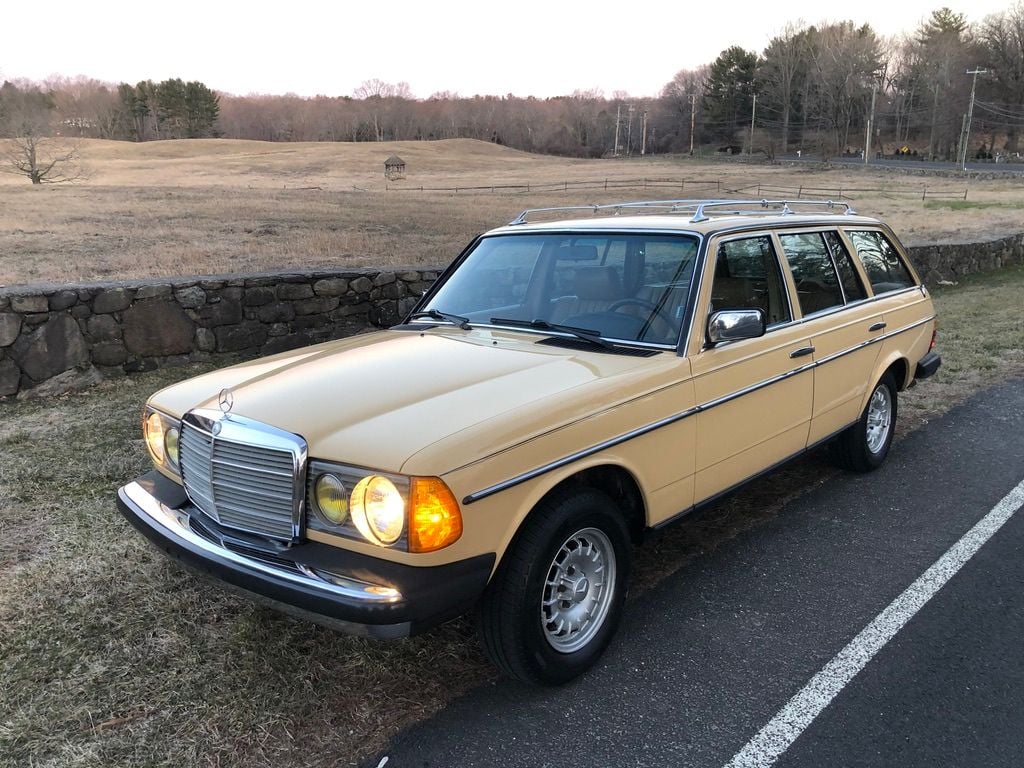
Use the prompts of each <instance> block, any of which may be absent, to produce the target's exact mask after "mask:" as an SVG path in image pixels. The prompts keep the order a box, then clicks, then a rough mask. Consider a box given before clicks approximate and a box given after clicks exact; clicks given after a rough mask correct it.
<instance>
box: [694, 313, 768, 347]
mask: <svg viewBox="0 0 1024 768" xmlns="http://www.w3.org/2000/svg"><path fill="white" fill-rule="evenodd" d="M766 327H767V323H766V321H765V315H764V310H763V309H723V310H722V311H721V312H715V313H713V314H712V315H711V317H709V318H708V329H707V339H708V346H709V347H713V346H715V345H717V344H722V343H724V342H727V341H739V340H740V339H756V338H757V337H758V336H764V332H765V329H766Z"/></svg>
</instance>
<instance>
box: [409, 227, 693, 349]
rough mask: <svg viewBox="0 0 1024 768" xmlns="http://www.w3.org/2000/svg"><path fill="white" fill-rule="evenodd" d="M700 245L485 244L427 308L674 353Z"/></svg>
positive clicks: (637, 240)
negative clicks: (539, 324)
mask: <svg viewBox="0 0 1024 768" xmlns="http://www.w3.org/2000/svg"><path fill="white" fill-rule="evenodd" d="M697 244H698V241H697V238H696V237H694V236H692V235H654V234H604V233H602V234H588V235H567V234H530V235H495V236H491V237H485V238H483V239H482V240H481V241H480V242H479V243H477V245H476V247H475V248H474V249H473V251H472V252H470V253H469V254H468V255H467V256H466V259H465V260H464V261H463V262H462V264H460V265H459V268H458V269H457V270H456V271H455V272H453V273H452V274H451V276H450V277H449V278H448V280H447V281H446V282H445V283H444V285H442V286H441V287H440V288H439V289H438V292H437V293H436V294H435V295H434V296H433V297H432V298H431V300H430V302H429V303H428V304H427V305H426V306H425V307H423V309H424V310H431V309H433V310H436V311H438V312H445V313H450V314H454V315H460V316H462V317H464V318H466V319H467V320H468V321H469V322H470V323H471V324H472V325H473V326H477V325H502V321H503V320H518V321H523V322H530V321H534V320H542V321H545V322H547V323H551V324H553V325H568V326H573V327H575V328H581V329H585V330H588V331H594V332H596V333H597V334H598V335H600V336H601V337H603V338H606V339H614V340H617V341H627V342H630V341H631V342H643V343H648V344H670V345H673V346H674V345H675V344H676V341H677V340H678V338H679V331H680V327H681V325H682V320H683V312H684V308H685V306H686V300H687V297H688V296H689V292H690V283H691V281H692V278H693V268H694V262H695V260H696V256H697Z"/></svg>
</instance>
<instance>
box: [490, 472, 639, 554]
mask: <svg viewBox="0 0 1024 768" xmlns="http://www.w3.org/2000/svg"><path fill="white" fill-rule="evenodd" d="M573 487H577V488H593V489H595V490H598V491H600V492H602V493H604V494H605V495H606V496H608V497H609V498H610V499H611V500H612V502H613V503H614V504H615V506H616V508H617V509H619V510H620V512H621V513H622V516H623V519H624V521H625V523H626V527H627V528H628V530H629V533H630V537H631V539H632V540H633V542H634V543H636V542H639V541H640V539H641V538H642V536H643V532H644V530H645V529H646V527H647V504H646V503H645V500H644V495H643V490H642V488H641V485H640V482H639V481H638V480H637V477H636V474H635V473H634V472H633V471H631V470H630V469H628V468H627V467H625V466H624V465H622V464H621V463H616V462H613V461H609V460H608V459H607V457H606V458H605V459H604V460H600V459H599V460H596V461H593V462H591V463H589V464H586V465H583V466H574V467H571V468H566V470H565V471H564V472H563V473H562V474H561V475H559V476H557V477H551V478H550V479H549V482H548V483H547V484H545V486H543V487H539V488H537V489H536V490H535V492H534V493H531V494H530V495H529V497H527V499H525V503H523V505H522V508H523V509H525V512H523V513H522V514H521V515H517V516H516V519H515V520H514V521H513V522H512V524H511V525H510V526H509V531H508V534H507V536H506V540H505V542H504V546H502V547H501V548H500V549H499V551H498V559H497V561H496V562H495V570H497V567H498V565H499V564H500V562H501V560H502V559H503V558H504V556H505V554H506V553H508V551H509V550H510V549H511V548H512V547H513V545H514V544H515V541H516V538H517V537H518V536H519V534H520V533H521V532H522V531H523V529H524V527H525V526H526V524H527V523H528V522H529V520H530V517H531V515H532V514H533V513H534V512H535V511H536V510H537V508H538V507H539V506H540V505H542V504H543V503H544V502H545V501H547V500H548V499H550V498H551V497H552V496H555V495H557V494H561V493H565V492H571V490H572V489H573Z"/></svg>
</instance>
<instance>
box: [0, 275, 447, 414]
mask: <svg viewBox="0 0 1024 768" xmlns="http://www.w3.org/2000/svg"><path fill="white" fill-rule="evenodd" d="M437 275H438V270H426V271H424V270H422V269H407V270H398V271H387V272H382V271H380V270H348V271H343V272H342V271H324V270H320V271H311V272H302V273H295V272H288V273H268V274H257V275H244V276H243V275H228V276H218V277H206V278H196V277H191V278H179V279H170V280H162V281H158V280H142V281H128V282H117V283H90V284H83V285H64V286H59V285H36V286H20V287H12V288H7V289H0V398H3V397H10V396H12V395H16V394H19V393H22V394H25V395H30V394H31V395H49V394H56V393H58V392H64V391H67V390H71V389H80V388H82V387H86V386H89V385H91V384H94V383H96V382H98V381H100V380H101V379H104V378H110V377H114V376H123V375H125V374H129V373H134V372H137V371H145V370H150V369H152V368H156V367H159V366H164V365H181V364H184V363H187V362H194V361H202V360H209V359H211V358H212V357H213V356H215V355H218V354H222V353H242V354H247V355H252V356H255V355H268V354H272V353H274V352H282V351H284V350H287V349H294V348H296V347H302V346H306V345H307V344H314V343H316V342H320V341H326V340H328V339H335V338H339V337H342V336H348V335H351V334H353V333H358V332H360V331H364V330H367V329H369V328H373V327H386V326H388V325H392V324H394V323H395V322H397V321H398V320H399V318H400V317H402V316H404V314H405V313H406V312H408V311H409V309H410V308H411V307H412V306H413V304H414V303H415V302H416V300H417V298H418V297H419V296H421V295H422V294H423V291H424V290H425V289H426V288H427V287H428V286H429V285H430V284H431V282H433V281H434V280H435V279H436V278H437Z"/></svg>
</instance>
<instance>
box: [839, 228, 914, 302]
mask: <svg viewBox="0 0 1024 768" xmlns="http://www.w3.org/2000/svg"><path fill="white" fill-rule="evenodd" d="M847 234H849V236H850V240H851V241H852V242H853V247H854V248H856V249H857V255H858V256H859V257H860V260H861V263H862V264H863V265H864V271H865V272H866V273H867V276H868V281H869V282H870V283H871V288H872V289H873V290H874V292H875V293H876V294H879V293H888V292H889V291H899V290H902V289H904V288H913V287H914V285H915V283H914V278H913V277H912V276H911V274H910V270H909V269H907V266H906V264H904V263H903V260H902V259H900V256H899V254H898V253H897V252H896V247H895V246H894V245H893V244H892V243H890V242H889V240H888V238H886V236H885V235H883V234H882V233H881V232H877V231H873V230H865V231H862V232H848V233H847Z"/></svg>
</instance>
